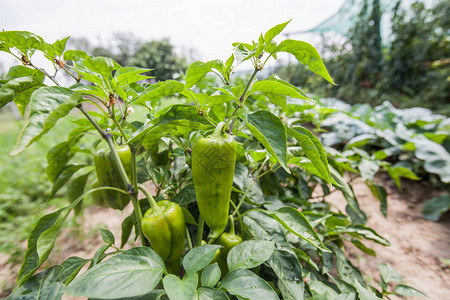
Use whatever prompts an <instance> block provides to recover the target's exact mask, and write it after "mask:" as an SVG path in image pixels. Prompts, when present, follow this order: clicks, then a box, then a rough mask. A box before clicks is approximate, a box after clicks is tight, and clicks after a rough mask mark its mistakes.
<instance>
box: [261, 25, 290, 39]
mask: <svg viewBox="0 0 450 300" xmlns="http://www.w3.org/2000/svg"><path fill="white" fill-rule="evenodd" d="M289 22H291V20H289V21H287V22H284V23H281V24H278V25H276V26H274V27H272V28H270V29H269V30H267V32H266V33H265V34H264V42H265V43H266V44H269V43H270V42H271V41H272V40H273V38H274V37H276V36H277V35H279V34H280V33H281V32H282V31H283V29H284V28H285V27H286V26H287V24H289Z"/></svg>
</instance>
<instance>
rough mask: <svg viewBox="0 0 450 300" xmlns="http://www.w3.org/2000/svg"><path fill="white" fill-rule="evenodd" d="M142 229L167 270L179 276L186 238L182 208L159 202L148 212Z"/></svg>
mask: <svg viewBox="0 0 450 300" xmlns="http://www.w3.org/2000/svg"><path fill="white" fill-rule="evenodd" d="M141 228H142V232H143V233H144V235H145V237H146V238H147V239H148V240H149V242H150V246H151V247H152V249H153V250H155V252H156V253H158V255H159V256H161V258H162V259H163V260H164V261H165V262H166V265H167V270H168V271H169V272H170V273H172V274H178V271H179V270H180V262H181V256H182V255H183V251H184V241H185V237H186V232H185V220H184V214H183V211H182V210H181V207H180V206H179V205H178V204H176V203H175V202H170V201H168V200H163V201H159V202H158V203H156V204H155V205H154V207H152V208H150V209H149V210H147V212H146V213H145V215H144V217H143V218H142V220H141Z"/></svg>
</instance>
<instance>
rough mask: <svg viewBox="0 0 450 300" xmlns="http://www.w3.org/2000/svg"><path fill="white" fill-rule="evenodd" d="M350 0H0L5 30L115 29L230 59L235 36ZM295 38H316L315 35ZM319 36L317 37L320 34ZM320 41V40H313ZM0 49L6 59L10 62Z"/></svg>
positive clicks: (249, 35) (325, 13) (99, 37)
mask: <svg viewBox="0 0 450 300" xmlns="http://www.w3.org/2000/svg"><path fill="white" fill-rule="evenodd" d="M343 2H344V0H314V1H311V0H271V1H269V0H258V1H256V0H252V1H245V0H240V1H238V0H223V1H214V0H189V1H181V0H158V1H155V0H147V1H145V0H128V1H127V0H72V1H70V0H58V1H56V0H21V1H19V0H0V30H24V31H30V32H33V33H35V34H37V35H40V36H42V37H43V38H44V40H45V41H46V42H48V43H53V42H54V41H55V40H56V39H61V38H64V37H67V36H71V37H79V38H80V37H86V38H88V39H89V40H90V41H91V42H92V43H94V44H96V43H98V42H100V43H103V44H105V45H106V44H107V42H108V41H110V40H111V38H112V34H113V33H114V32H131V33H133V34H134V35H135V36H136V37H137V38H140V39H142V40H144V41H149V40H158V39H163V38H169V40H170V42H171V43H172V44H173V45H175V46H176V47H177V48H178V49H194V50H195V54H196V58H197V59H200V60H204V61H206V60H210V59H217V58H219V59H223V60H226V58H228V56H229V55H230V54H231V53H232V49H233V47H232V46H231V44H232V43H234V42H251V41H252V40H257V38H258V37H259V35H260V33H262V32H265V31H267V30H268V29H270V28H271V27H273V26H275V25H277V24H280V23H283V22H285V21H288V20H290V19H292V21H291V22H290V24H289V25H288V26H287V27H286V29H285V31H284V32H286V33H289V32H296V31H302V30H307V29H310V28H313V27H314V26H316V25H318V24H320V23H321V22H322V21H324V20H325V19H326V18H328V17H329V16H331V15H332V14H334V13H335V12H336V11H337V10H338V9H339V7H340V6H341V5H342V3H343ZM290 38H294V39H301V40H304V41H306V42H310V43H312V42H311V40H312V41H314V35H312V34H310V35H292V36H290ZM316 41H317V39H316ZM313 45H314V44H313ZM6 56H7V54H4V53H0V64H3V65H4V67H5V65H8V66H9V64H10V62H11V61H12V60H11V59H10V58H9V57H6Z"/></svg>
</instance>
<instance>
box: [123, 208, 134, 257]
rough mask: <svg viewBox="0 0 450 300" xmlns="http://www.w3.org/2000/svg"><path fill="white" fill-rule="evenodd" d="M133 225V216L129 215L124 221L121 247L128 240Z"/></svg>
mask: <svg viewBox="0 0 450 300" xmlns="http://www.w3.org/2000/svg"><path fill="white" fill-rule="evenodd" d="M133 226H134V224H133V217H132V216H128V217H126V218H125V219H124V220H123V222H122V237H121V242H120V248H121V249H122V248H123V246H125V244H126V243H127V242H128V239H129V238H130V234H131V231H132V230H133Z"/></svg>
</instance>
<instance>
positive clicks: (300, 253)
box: [293, 248, 319, 271]
mask: <svg viewBox="0 0 450 300" xmlns="http://www.w3.org/2000/svg"><path fill="white" fill-rule="evenodd" d="M293 250H294V252H295V254H296V255H297V257H298V258H299V259H301V260H303V261H305V262H306V263H308V264H309V265H310V266H311V267H313V268H314V270H316V271H319V267H318V266H317V264H316V263H315V262H314V261H313V260H312V259H311V258H310V257H309V256H308V254H306V253H305V252H304V251H302V250H300V249H297V248H294V249H293Z"/></svg>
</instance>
